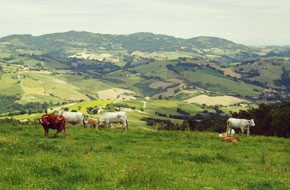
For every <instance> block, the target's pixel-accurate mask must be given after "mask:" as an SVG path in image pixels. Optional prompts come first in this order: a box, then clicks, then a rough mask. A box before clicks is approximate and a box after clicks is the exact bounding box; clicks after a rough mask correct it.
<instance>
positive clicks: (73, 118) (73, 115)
mask: <svg viewBox="0 0 290 190" xmlns="http://www.w3.org/2000/svg"><path fill="white" fill-rule="evenodd" d="M55 114H56V115H62V116H64V117H65V118H66V119H67V121H68V122H69V123H70V124H73V125H76V124H77V123H80V124H81V125H83V126H86V124H85V116H84V114H83V113H81V112H66V111H59V110H56V111H55Z"/></svg>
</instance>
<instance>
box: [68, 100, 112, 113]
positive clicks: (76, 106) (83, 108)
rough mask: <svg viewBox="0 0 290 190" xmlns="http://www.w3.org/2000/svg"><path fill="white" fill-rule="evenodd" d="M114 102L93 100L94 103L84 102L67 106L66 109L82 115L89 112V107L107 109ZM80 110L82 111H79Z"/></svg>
mask: <svg viewBox="0 0 290 190" xmlns="http://www.w3.org/2000/svg"><path fill="white" fill-rule="evenodd" d="M113 102H114V100H93V101H84V102H80V103H77V104H74V105H71V106H65V107H64V108H69V110H70V111H71V110H77V111H79V112H82V113H86V112H87V108H89V107H102V108H106V105H107V104H110V103H113ZM79 108H80V109H79Z"/></svg>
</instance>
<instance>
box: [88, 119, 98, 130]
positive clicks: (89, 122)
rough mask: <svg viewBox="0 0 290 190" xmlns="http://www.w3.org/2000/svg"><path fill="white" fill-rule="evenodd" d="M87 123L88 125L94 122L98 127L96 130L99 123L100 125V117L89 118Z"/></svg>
mask: <svg viewBox="0 0 290 190" xmlns="http://www.w3.org/2000/svg"><path fill="white" fill-rule="evenodd" d="M87 123H88V125H90V124H93V125H94V127H96V130H98V125H99V123H100V121H99V120H98V119H93V118H88V121H87Z"/></svg>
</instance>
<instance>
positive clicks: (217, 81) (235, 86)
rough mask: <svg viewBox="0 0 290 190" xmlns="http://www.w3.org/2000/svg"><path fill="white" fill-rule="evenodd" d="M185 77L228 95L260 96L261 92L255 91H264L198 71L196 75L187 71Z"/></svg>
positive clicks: (206, 87)
mask: <svg viewBox="0 0 290 190" xmlns="http://www.w3.org/2000/svg"><path fill="white" fill-rule="evenodd" d="M183 76H184V77H185V78H187V79H188V80H189V81H190V82H195V83H200V84H201V86H202V87H203V88H205V89H207V90H212V91H215V92H220V91H223V92H228V93H237V94H240V95H242V96H258V95H259V92H256V91H254V89H255V88H256V89H259V90H261V89H262V88H260V87H257V86H254V85H250V84H245V83H241V82H235V81H232V80H228V79H225V78H222V77H217V76H213V75H208V74H205V73H203V72H201V71H197V72H194V73H192V72H188V71H186V72H183Z"/></svg>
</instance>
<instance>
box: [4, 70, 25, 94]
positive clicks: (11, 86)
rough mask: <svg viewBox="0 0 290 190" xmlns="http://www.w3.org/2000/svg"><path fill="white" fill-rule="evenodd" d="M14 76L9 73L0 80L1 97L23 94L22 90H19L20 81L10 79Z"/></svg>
mask: <svg viewBox="0 0 290 190" xmlns="http://www.w3.org/2000/svg"><path fill="white" fill-rule="evenodd" d="M12 76H14V75H13V74H10V73H4V74H3V75H2V76H1V79H0V94H3V95H16V94H23V93H24V92H23V90H22V88H21V85H20V83H21V79H12V78H11V77H12Z"/></svg>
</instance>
